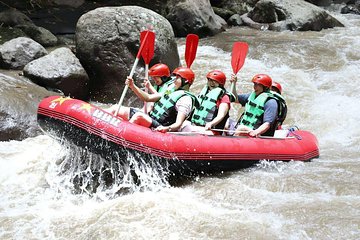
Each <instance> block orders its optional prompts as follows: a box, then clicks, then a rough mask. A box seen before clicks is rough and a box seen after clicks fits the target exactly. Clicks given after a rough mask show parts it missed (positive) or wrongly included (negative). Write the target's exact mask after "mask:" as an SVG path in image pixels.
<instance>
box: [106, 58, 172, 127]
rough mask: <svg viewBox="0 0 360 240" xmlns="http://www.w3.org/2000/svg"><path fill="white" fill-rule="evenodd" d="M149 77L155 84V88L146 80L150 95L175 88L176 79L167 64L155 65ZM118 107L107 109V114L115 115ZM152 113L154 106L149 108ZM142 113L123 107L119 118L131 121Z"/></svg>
mask: <svg viewBox="0 0 360 240" xmlns="http://www.w3.org/2000/svg"><path fill="white" fill-rule="evenodd" d="M148 74H149V77H151V78H152V80H153V81H154V82H155V86H153V85H152V84H151V83H150V81H149V80H148V79H145V80H144V83H143V85H144V86H145V87H146V88H147V89H149V92H150V93H163V92H165V91H166V90H167V89H168V88H173V87H174V84H173V83H174V81H175V77H173V76H171V75H170V69H169V67H168V66H167V65H166V64H163V63H157V64H155V65H153V66H152V67H151V68H150V69H149V71H148ZM117 108H118V105H113V106H111V107H110V108H108V109H106V111H107V112H109V113H112V114H115V112H116V110H117ZM148 109H149V110H148V111H150V110H151V109H152V106H149V108H148ZM139 111H142V110H140V109H138V108H133V107H124V106H121V107H120V109H119V112H118V114H117V116H119V117H121V118H122V119H124V120H129V119H130V118H131V117H132V116H133V115H134V114H135V113H136V112H139Z"/></svg>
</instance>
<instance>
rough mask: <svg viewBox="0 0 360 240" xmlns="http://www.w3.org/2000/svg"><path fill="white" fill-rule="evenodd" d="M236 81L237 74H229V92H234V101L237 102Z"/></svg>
mask: <svg viewBox="0 0 360 240" xmlns="http://www.w3.org/2000/svg"><path fill="white" fill-rule="evenodd" d="M236 82H237V76H236V75H235V74H231V78H230V83H231V85H230V86H231V89H230V92H231V93H232V94H234V96H235V102H236V103H239V99H238V94H237V92H236Z"/></svg>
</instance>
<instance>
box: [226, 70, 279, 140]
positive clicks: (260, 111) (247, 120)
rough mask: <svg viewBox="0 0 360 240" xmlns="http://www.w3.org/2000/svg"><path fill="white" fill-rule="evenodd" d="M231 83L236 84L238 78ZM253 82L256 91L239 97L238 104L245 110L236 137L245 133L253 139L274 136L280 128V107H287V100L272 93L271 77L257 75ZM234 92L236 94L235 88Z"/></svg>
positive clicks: (233, 78) (237, 125)
mask: <svg viewBox="0 0 360 240" xmlns="http://www.w3.org/2000/svg"><path fill="white" fill-rule="evenodd" d="M230 81H232V82H236V81H237V77H236V76H235V75H232V78H231V80H230ZM251 81H252V82H253V83H254V91H253V92H252V93H250V94H239V95H237V96H238V97H237V99H236V102H239V103H240V104H241V105H242V106H245V110H244V113H243V114H242V116H241V117H240V119H239V120H238V122H237V124H236V132H235V135H240V134H241V133H242V132H245V133H247V134H248V135H249V136H251V137H257V136H259V135H264V136H273V135H274V132H275V129H276V128H277V126H278V116H279V114H281V111H280V110H281V108H280V107H279V105H280V104H283V103H284V105H285V106H286V104H285V100H284V99H283V98H282V97H281V95H280V94H277V93H275V92H272V91H270V88H271V86H272V79H271V77H270V76H268V75H266V74H256V75H255V76H254V77H253V78H252V80H251ZM233 86H235V84H233ZM232 92H233V94H236V89H235V87H233V89H232ZM282 102H283V103H282Z"/></svg>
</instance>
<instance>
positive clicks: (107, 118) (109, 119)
mask: <svg viewBox="0 0 360 240" xmlns="http://www.w3.org/2000/svg"><path fill="white" fill-rule="evenodd" d="M92 116H93V117H94V118H97V119H100V120H101V121H104V122H106V123H109V124H111V125H113V126H115V127H117V126H119V123H120V122H121V120H120V119H118V118H116V117H114V116H113V115H111V114H109V113H107V112H104V111H101V110H99V109H95V111H94V112H93V114H92Z"/></svg>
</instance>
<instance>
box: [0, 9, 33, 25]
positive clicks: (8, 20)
mask: <svg viewBox="0 0 360 240" xmlns="http://www.w3.org/2000/svg"><path fill="white" fill-rule="evenodd" d="M33 24H34V23H33V22H32V21H31V19H30V18H29V17H28V16H26V15H25V14H23V13H22V12H20V11H18V10H16V9H14V8H10V9H8V10H5V11H2V12H0V25H3V26H6V27H14V26H16V25H33Z"/></svg>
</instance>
